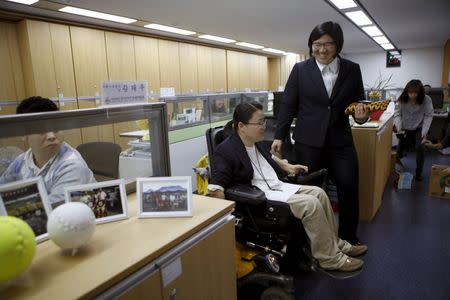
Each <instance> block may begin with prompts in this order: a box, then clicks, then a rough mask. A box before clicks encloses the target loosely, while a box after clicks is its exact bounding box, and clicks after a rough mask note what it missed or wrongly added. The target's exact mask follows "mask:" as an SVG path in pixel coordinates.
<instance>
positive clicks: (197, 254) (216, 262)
mask: <svg viewBox="0 0 450 300" xmlns="http://www.w3.org/2000/svg"><path fill="white" fill-rule="evenodd" d="M234 245H235V243H234V222H228V223H226V224H225V225H224V226H223V227H221V228H219V229H217V230H216V231H215V232H214V233H213V234H211V235H209V236H207V237H206V238H205V239H203V240H202V241H201V242H200V243H197V244H196V245H194V246H193V247H192V248H191V249H189V250H188V251H186V252H185V253H183V254H182V255H181V256H180V258H181V266H182V274H181V275H180V276H179V277H178V278H177V279H175V280H174V281H172V282H171V283H169V284H167V285H166V286H164V287H163V290H162V293H163V299H164V300H171V299H187V300H188V299H217V300H228V299H234V298H235V297H236V289H235V281H236V278H235V277H234V276H230V274H234V273H235V265H234V264H235V261H234V256H233V255H230V254H231V253H234V251H235V249H234ZM174 296H175V297H176V298H174Z"/></svg>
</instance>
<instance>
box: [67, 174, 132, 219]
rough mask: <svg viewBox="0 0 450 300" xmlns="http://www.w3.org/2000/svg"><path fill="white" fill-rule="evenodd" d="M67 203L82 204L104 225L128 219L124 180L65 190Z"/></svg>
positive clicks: (83, 185)
mask: <svg viewBox="0 0 450 300" xmlns="http://www.w3.org/2000/svg"><path fill="white" fill-rule="evenodd" d="M65 198H66V202H81V203H84V204H86V205H87V206H89V208H90V209H91V210H92V212H93V213H94V215H95V223H96V224H102V223H108V222H114V221H119V220H124V219H127V218H128V206H127V194H126V191H125V181H124V180H123V179H118V180H110V181H102V182H97V183H89V184H82V185H76V186H71V187H66V188H65Z"/></svg>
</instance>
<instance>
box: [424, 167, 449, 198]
mask: <svg viewBox="0 0 450 300" xmlns="http://www.w3.org/2000/svg"><path fill="white" fill-rule="evenodd" d="M428 195H429V196H430V197H439V198H444V199H450V166H444V165H433V166H432V167H431V175H430V185H429V187H428Z"/></svg>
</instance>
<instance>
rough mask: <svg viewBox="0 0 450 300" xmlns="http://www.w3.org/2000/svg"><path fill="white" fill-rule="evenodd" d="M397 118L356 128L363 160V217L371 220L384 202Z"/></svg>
mask: <svg viewBox="0 0 450 300" xmlns="http://www.w3.org/2000/svg"><path fill="white" fill-rule="evenodd" d="M392 127H393V119H392V118H389V119H387V120H386V121H384V122H380V127H379V128H352V134H353V139H354V142H355V147H356V152H357V153H358V161H359V218H360V220H363V221H370V220H372V218H373V217H374V216H375V214H376V212H377V211H378V208H379V207H380V205H381V200H382V197H383V191H384V188H385V186H386V182H387V179H388V177H389V173H390V167H391V148H392Z"/></svg>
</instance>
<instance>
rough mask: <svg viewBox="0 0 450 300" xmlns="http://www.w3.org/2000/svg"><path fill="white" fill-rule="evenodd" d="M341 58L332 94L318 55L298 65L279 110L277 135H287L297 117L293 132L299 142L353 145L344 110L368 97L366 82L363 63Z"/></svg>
mask: <svg viewBox="0 0 450 300" xmlns="http://www.w3.org/2000/svg"><path fill="white" fill-rule="evenodd" d="M339 59H340V67H339V74H338V78H337V80H336V83H335V85H334V88H333V92H332V94H331V98H329V97H328V94H327V91H326V88H325V84H324V83H323V79H322V75H321V73H320V70H319V67H318V66H317V63H316V61H315V59H314V58H310V59H308V60H306V61H303V62H300V63H297V64H295V65H294V67H293V69H292V71H291V74H290V75H289V79H288V81H287V83H286V88H285V90H284V100H283V102H282V104H281V107H280V112H279V114H278V120H277V130H276V132H275V138H276V139H280V140H283V139H284V138H285V137H286V136H287V134H288V133H289V129H290V125H291V123H292V120H293V118H294V117H296V118H297V122H296V124H295V125H296V126H295V130H294V135H293V138H294V140H295V141H296V142H299V143H302V144H306V145H309V146H313V147H322V146H324V145H328V146H346V145H353V138H352V132H351V128H350V125H349V122H348V116H346V115H345V113H344V111H345V109H346V108H347V106H348V105H349V104H350V103H352V102H355V101H357V100H361V99H364V86H363V82H362V77H361V70H360V69H359V65H358V64H356V63H353V62H351V61H349V60H346V59H343V58H340V57H339Z"/></svg>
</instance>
